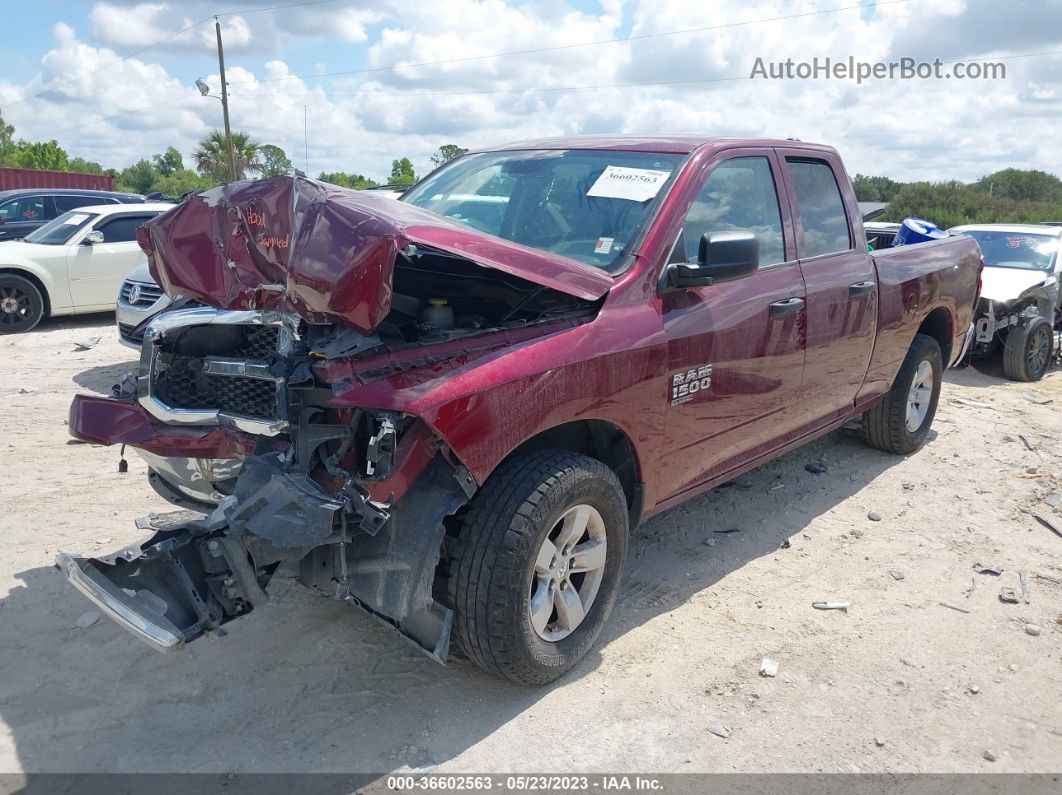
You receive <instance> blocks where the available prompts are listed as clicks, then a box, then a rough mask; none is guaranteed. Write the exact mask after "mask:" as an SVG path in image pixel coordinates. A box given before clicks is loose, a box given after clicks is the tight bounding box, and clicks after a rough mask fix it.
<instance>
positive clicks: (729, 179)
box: [672, 157, 785, 268]
mask: <svg viewBox="0 0 1062 795" xmlns="http://www.w3.org/2000/svg"><path fill="white" fill-rule="evenodd" d="M738 230H740V231H743V232H752V233H754V234H755V235H756V238H757V239H758V240H759V243H760V267H761V268H762V267H764V266H766V265H777V264H778V263H780V262H785V244H784V240H783V238H782V214H781V211H780V210H779V208H778V191H777V189H776V188H775V184H774V177H773V176H772V174H771V164H770V161H768V159H767V158H766V157H735V158H733V159H731V160H724V161H723V162H722V163H720V164H719V165H718V166H716V167H715V169H713V170H712V173H711V174H709V175H708V179H707V180H705V182H704V185H703V187H702V188H701V190H700V193H698V194H697V198H696V199H695V200H694V202H693V205H692V206H691V207H690V210H689V213H687V215H686V220H685V221H684V222H683V224H682V234H681V236H680V238H679V241H678V247H683V248H684V250H685V260H684V261H685V262H696V261H697V249H698V247H699V246H700V241H701V237H702V236H703V235H705V234H711V233H712V232H729V231H738ZM681 257H682V251H676V252H675V253H674V254H673V255H672V261H674V260H676V259H679V260H681Z"/></svg>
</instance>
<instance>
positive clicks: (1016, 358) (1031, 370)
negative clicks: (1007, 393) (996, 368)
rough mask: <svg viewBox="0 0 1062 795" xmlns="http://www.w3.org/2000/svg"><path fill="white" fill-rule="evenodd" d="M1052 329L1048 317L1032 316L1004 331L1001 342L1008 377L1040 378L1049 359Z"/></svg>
mask: <svg viewBox="0 0 1062 795" xmlns="http://www.w3.org/2000/svg"><path fill="white" fill-rule="evenodd" d="M1054 336H1055V335H1054V332H1053V331H1052V329H1051V324H1050V323H1049V322H1048V320H1047V318H1043V317H1037V318H1034V319H1033V320H1032V321H1031V322H1030V323H1029V324H1028V325H1025V326H1019V327H1017V328H1013V329H1011V330H1010V333H1009V334H1007V341H1006V344H1004V346H1003V372H1004V373H1006V375H1007V378H1009V379H1010V380H1011V381H1039V380H1040V379H1041V378H1043V377H1044V373H1046V372H1047V366H1048V364H1050V363H1051V348H1052V345H1053V343H1054Z"/></svg>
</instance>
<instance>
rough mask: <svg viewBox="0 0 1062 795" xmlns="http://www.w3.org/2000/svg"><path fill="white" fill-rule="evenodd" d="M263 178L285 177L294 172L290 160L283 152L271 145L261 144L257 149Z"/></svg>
mask: <svg viewBox="0 0 1062 795" xmlns="http://www.w3.org/2000/svg"><path fill="white" fill-rule="evenodd" d="M259 155H260V160H261V162H262V176H263V177H285V176H287V175H288V174H290V173H291V172H292V171H294V168H292V165H291V160H290V159H289V158H288V156H287V155H286V154H285V153H284V150H283V149H281V148H280V147H279V146H274V145H273V144H262V146H261V147H260V149H259Z"/></svg>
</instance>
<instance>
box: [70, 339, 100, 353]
mask: <svg viewBox="0 0 1062 795" xmlns="http://www.w3.org/2000/svg"><path fill="white" fill-rule="evenodd" d="M99 344H100V337H89V338H88V339H87V340H75V341H74V350H75V351H89V350H92V349H93V348H95V347H96V346H97V345H99Z"/></svg>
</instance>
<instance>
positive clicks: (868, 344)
mask: <svg viewBox="0 0 1062 795" xmlns="http://www.w3.org/2000/svg"><path fill="white" fill-rule="evenodd" d="M779 154H780V155H781V157H782V159H783V160H784V162H785V170H784V171H785V179H786V183H787V186H788V191H787V192H788V194H789V196H790V197H791V199H792V213H793V221H794V224H795V227H796V243H797V252H798V256H799V258H800V270H801V272H802V273H803V275H804V284H805V285H806V287H807V302H808V306H807V335H808V339H807V359H806V360H805V364H804V384H803V388H802V390H801V398H800V402H801V405H802V406H803V408H804V410H805V412H806V414H805V419H806V420H807V421H808V422H810V423H812V424H813V425H820V424H825V423H827V422H829V421H831V420H833V419H836V418H838V417H840V416H842V415H844V414H846V413H848V412H850V411H851V409H852V405H853V403H854V402H855V398H856V393H857V392H858V391H859V387H860V386H861V385H862V383H863V379H864V377H865V376H866V372H867V367H868V366H869V364H870V355H871V353H873V350H874V340H875V337H876V333H877V317H878V294H877V274H876V273H875V270H874V262H873V260H872V259H871V258H870V256H869V255H868V254H867V252H866V243H865V240H864V239H863V234H862V232H861V231H860V230H861V226H860V225H859V215H858V209H857V207H856V205H855V197H854V195H852V191H851V190H850V189H849V190H847V191H842V190H841V187H840V186H841V185H844V186H846V187H847V185H848V177H847V175H846V174H845V172H844V168H843V166H842V165H841V162H840V159H839V158H837V157H836V156H833V155H828V154H824V153H821V152H815V153H814V154H813V155H812V156H809V153H808V152H802V151H801V150H799V149H792V150H781V151H780V152H779ZM846 197H847V199H848V201H846Z"/></svg>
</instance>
